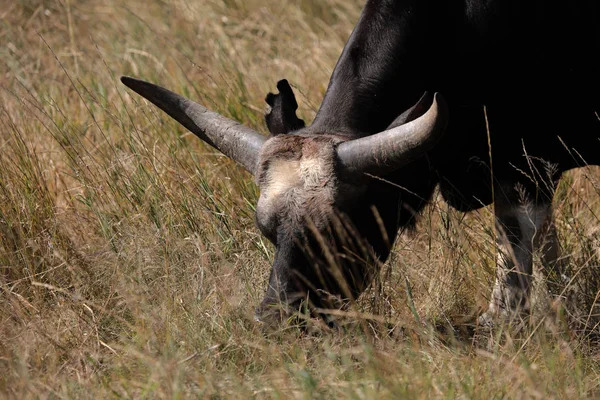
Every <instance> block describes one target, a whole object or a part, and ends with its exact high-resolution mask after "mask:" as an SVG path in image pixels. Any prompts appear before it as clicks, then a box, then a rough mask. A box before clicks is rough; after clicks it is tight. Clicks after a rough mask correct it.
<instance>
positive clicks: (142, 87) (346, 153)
mask: <svg viewBox="0 0 600 400" xmlns="http://www.w3.org/2000/svg"><path fill="white" fill-rule="evenodd" d="M121 81H122V82H123V83H124V84H125V85H127V86H128V87H129V88H131V89H133V90H134V91H136V92H137V93H138V94H140V95H142V96H143V97H145V98H146V99H148V100H150V101H151V102H152V103H154V104H155V105H157V106H158V107H160V108H161V109H162V110H163V111H165V112H166V113H167V114H169V115H170V116H171V117H173V118H174V119H176V120H177V121H178V122H180V123H181V124H182V125H183V126H185V127H186V128H187V129H189V130H190V131H191V132H193V133H194V134H196V135H197V136H198V137H200V138H201V139H202V140H204V141H205V142H207V143H208V144H210V145H211V146H213V147H215V148H216V149H218V150H219V151H221V152H222V153H224V154H225V155H227V156H228V157H230V158H232V159H233V160H235V161H236V162H238V163H239V164H241V165H242V166H243V167H244V168H245V169H246V170H248V171H249V172H250V173H252V174H253V175H254V176H255V179H256V182H257V184H258V186H259V189H260V197H259V200H258V204H257V206H256V224H257V226H258V228H259V229H260V231H261V232H262V234H263V235H264V236H265V237H266V238H268V239H269V240H270V241H271V242H272V243H273V244H274V246H275V259H274V261H273V268H272V270H271V275H270V278H269V283H268V287H267V290H266V295H265V297H264V300H263V302H262V303H261V305H260V306H259V307H258V310H257V318H259V319H261V320H269V321H271V320H273V319H274V318H281V317H284V316H286V315H289V313H290V311H293V310H294V309H295V308H297V307H298V306H299V305H300V304H301V302H302V300H306V299H308V303H307V304H308V305H309V308H310V309H312V310H315V309H323V308H328V307H331V306H332V305H333V303H332V299H339V298H344V299H353V298H356V297H357V296H358V295H359V294H360V293H361V292H362V291H363V290H364V289H365V288H366V287H367V286H368V284H369V283H370V281H371V279H372V276H373V274H374V272H376V270H375V269H374V268H372V267H371V266H372V265H374V263H376V261H377V259H378V258H381V257H382V255H381V254H380V253H383V252H384V251H379V249H381V246H380V245H379V246H378V245H377V243H376V242H381V241H382V237H385V236H386V234H385V232H384V231H385V230H384V229H383V228H382V227H381V221H380V220H378V210H376V209H374V207H373V206H372V204H373V202H372V201H371V198H372V194H369V182H370V180H371V179H372V178H373V177H383V178H385V176H386V175H387V174H390V173H393V172H394V171H396V170H398V169H399V168H401V167H402V166H404V165H405V164H407V163H408V162H410V161H411V160H414V159H415V158H417V157H419V156H421V155H423V154H424V153H425V152H426V151H428V150H429V149H431V148H432V147H433V145H434V144H435V143H436V142H437V140H438V139H439V138H440V137H441V135H442V133H443V131H444V129H445V127H446V122H447V107H446V104H445V102H444V100H443V99H442V97H441V96H440V95H439V94H437V93H436V94H435V95H433V96H431V95H429V94H425V95H424V96H423V97H422V98H421V100H419V102H418V103H417V104H416V105H415V106H414V107H412V108H411V109H409V110H408V111H406V112H404V113H403V114H402V115H400V116H399V117H398V118H396V120H395V121H394V122H393V123H392V124H391V125H390V126H389V128H388V129H387V130H385V131H383V132H380V133H377V134H374V135H370V136H365V137H360V138H351V137H349V136H348V135H347V134H340V133H336V132H318V131H314V130H313V129H311V127H310V126H309V127H305V126H304V121H302V120H300V119H298V118H297V117H296V113H295V111H296V109H297V103H296V99H295V98H294V94H293V92H292V90H291V88H290V87H289V85H288V84H287V82H286V81H280V82H279V83H278V89H279V91H280V93H279V94H276V95H274V94H269V95H268V96H267V99H266V101H267V103H269V105H270V106H271V107H272V110H271V112H270V113H269V114H268V115H267V116H266V122H267V126H268V128H269V131H270V132H271V136H270V137H268V138H267V137H265V136H263V135H261V134H259V133H257V132H255V131H254V130H252V129H250V128H248V127H245V126H243V125H241V124H239V123H237V122H235V121H232V120H230V119H227V118H225V117H223V116H221V115H219V114H216V113H214V112H211V111H209V110H207V109H206V108H204V107H203V106H201V105H199V104H197V103H195V102H193V101H191V100H189V99H186V98H184V97H182V96H180V95H178V94H176V93H173V92H171V91H169V90H167V89H164V88H162V87H159V86H156V85H153V84H151V83H148V82H144V81H141V80H137V79H134V78H129V77H122V78H121ZM383 223H385V221H384V222H383ZM378 224H379V225H378ZM387 245H388V246H389V243H388V244H387ZM385 257H387V253H386V254H384V255H383V257H382V258H385Z"/></svg>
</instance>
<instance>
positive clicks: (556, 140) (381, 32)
mask: <svg viewBox="0 0 600 400" xmlns="http://www.w3.org/2000/svg"><path fill="white" fill-rule="evenodd" d="M599 10H600V3H598V2H597V1H592V0H571V1H564V0H563V1H552V0H550V1H527V2H523V1H518V0H368V1H367V2H366V5H365V7H364V9H363V11H362V13H361V15H360V18H359V20H358V22H357V24H356V26H355V28H354V30H353V32H352V34H351V35H350V37H349V39H348V41H347V43H346V45H345V47H344V49H343V51H342V54H341V56H340V58H339V60H338V62H337V64H336V66H335V69H334V71H333V74H332V76H331V79H330V82H329V86H328V88H327V91H326V93H325V97H324V99H323V102H322V104H321V106H320V108H319V110H318V112H317V114H316V117H315V119H314V121H313V123H312V124H311V125H310V126H305V123H304V121H302V120H300V119H299V118H298V117H297V116H296V110H297V107H298V106H297V103H296V99H295V97H294V93H293V91H292V89H291V87H290V85H289V84H288V82H287V81H286V80H281V81H279V83H278V84H277V87H278V91H279V93H277V94H272V93H270V94H269V95H268V96H267V98H266V101H267V103H268V104H269V105H270V106H271V111H270V112H269V113H268V114H267V115H266V123H267V127H268V129H269V131H270V133H271V134H270V136H269V137H265V136H263V135H261V134H259V133H257V132H255V131H254V130H252V129H250V128H248V127H245V126H243V125H241V124H239V123H237V122H235V121H232V120H229V119H227V118H225V117H223V116H221V115H219V114H216V113H214V112H211V111H209V110H207V109H206V108H204V107H203V106H201V105H199V104H197V103H195V102H193V101H192V100H189V99H186V98H184V97H182V96H180V95H178V94H175V93H173V92H171V91H169V90H167V89H164V88H162V87H160V86H156V85H154V84H151V83H148V82H144V81H141V80H137V79H134V78H130V77H122V78H121V80H122V82H123V83H124V84H125V85H127V86H128V87H129V88H131V89H133V90H134V91H136V92H137V93H139V94H140V95H142V96H143V97H145V98H147V99H148V100H150V101H151V102H152V103H154V104H155V105H157V106H158V107H160V108H161V109H162V110H164V111H165V112H166V113H167V114H168V115H170V116H171V117H173V118H174V119H176V120H177V121H179V122H180V123H181V124H182V125H183V126H185V127H186V128H187V129H189V130H190V131H191V132H193V133H195V134H196V135H197V136H198V137H200V138H201V139H202V140H204V141H205V142H206V143H208V144H210V145H211V146H213V147H215V148H216V149H218V150H220V151H221V152H223V153H224V154H226V155H227V156H229V157H230V158H232V159H233V160H235V161H236V162H237V163H239V164H240V165H241V166H243V167H244V168H245V169H246V170H248V171H249V172H250V173H251V174H253V175H254V177H255V179H256V183H257V184H258V187H259V189H260V197H259V200H258V204H257V206H256V224H257V226H258V228H259V229H260V231H261V233H262V234H263V235H264V236H265V237H266V238H268V239H269V240H270V241H271V242H272V243H273V244H274V246H275V257H274V261H273V267H272V270H271V275H270V278H269V282H268V286H267V290H266V295H265V297H264V300H263V301H262V303H261V304H260V306H259V307H258V309H257V318H258V319H260V320H263V321H270V320H272V319H278V318H283V317H285V316H287V315H289V313H290V312H292V311H293V310H295V309H297V308H298V307H299V305H300V304H304V303H303V301H305V300H308V302H307V303H306V304H308V308H309V309H310V310H312V311H313V313H318V311H315V310H322V309H325V308H328V307H332V306H334V305H335V304H337V303H336V301H338V300H339V299H355V298H357V297H358V296H359V295H360V293H361V292H363V291H364V290H365V288H366V287H368V285H369V284H370V283H371V281H372V279H373V277H374V276H375V274H377V265H379V263H381V262H385V260H386V259H387V258H388V256H389V254H390V249H391V247H392V245H393V243H394V240H395V238H396V236H397V235H398V233H399V232H402V231H403V230H404V229H406V228H408V227H410V226H412V225H413V224H415V222H416V221H417V219H418V216H419V212H420V211H421V210H422V209H423V207H424V206H425V205H426V204H427V203H428V202H429V201H430V200H431V197H432V194H433V192H434V189H435V188H436V187H438V188H439V191H440V193H441V195H442V196H443V198H444V200H445V201H446V202H447V203H448V204H449V205H450V206H452V207H454V208H456V209H458V210H460V211H465V212H467V211H471V210H474V209H477V208H480V207H484V206H487V205H490V204H492V203H493V204H494V214H495V218H496V229H497V232H498V234H497V237H498V249H499V251H498V259H497V264H498V267H497V279H496V283H495V286H494V289H493V292H492V296H491V300H490V304H489V308H488V310H487V312H485V313H484V314H483V315H482V316H481V318H480V320H481V321H482V322H486V323H487V322H491V321H493V320H495V319H497V318H499V317H506V316H510V315H515V314H518V313H522V312H527V311H528V309H529V305H530V296H529V294H530V288H531V281H532V268H533V265H532V264H533V260H532V253H533V251H534V249H536V248H538V247H540V246H541V247H543V257H542V263H543V270H544V271H546V272H549V273H556V274H560V267H559V263H558V262H557V261H556V260H557V255H558V254H557V243H556V234H555V229H554V225H553V219H552V197H553V193H554V189H555V187H556V185H557V183H558V181H559V179H560V177H561V175H562V174H563V172H565V171H567V170H569V169H572V168H576V167H581V166H585V165H592V164H594V165H598V164H600V143H599V138H600V120H599V116H598V111H600V100H599V97H598V92H599V91H598V89H599V86H600V79H598V78H599V76H598V73H597V71H598V70H599V68H598V67H599V64H598V63H599V61H598V57H597V55H598V54H600V28H599V27H600V19H599V18H598V16H599Z"/></svg>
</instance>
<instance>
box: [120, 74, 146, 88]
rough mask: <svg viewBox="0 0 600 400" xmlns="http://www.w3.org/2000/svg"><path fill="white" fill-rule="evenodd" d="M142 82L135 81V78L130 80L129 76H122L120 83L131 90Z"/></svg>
mask: <svg viewBox="0 0 600 400" xmlns="http://www.w3.org/2000/svg"><path fill="white" fill-rule="evenodd" d="M142 82H143V81H141V80H139V79H136V78H132V77H130V76H127V75H123V76H121V83H122V84H123V85H125V86H127V87H129V88H132V89H133V86H135V85H136V84H139V83H142Z"/></svg>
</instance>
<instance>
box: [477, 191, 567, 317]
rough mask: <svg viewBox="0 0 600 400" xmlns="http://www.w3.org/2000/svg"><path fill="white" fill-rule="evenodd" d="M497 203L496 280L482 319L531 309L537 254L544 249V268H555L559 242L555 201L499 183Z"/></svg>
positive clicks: (495, 208)
mask: <svg viewBox="0 0 600 400" xmlns="http://www.w3.org/2000/svg"><path fill="white" fill-rule="evenodd" d="M499 189H500V190H499V191H498V192H497V195H496V199H495V200H496V201H495V203H494V210H495V216H496V233H497V235H496V236H497V243H498V255H497V270H496V283H495V285H494V289H493V291H492V296H491V300H490V305H489V309H488V311H487V313H486V314H484V316H482V322H488V321H489V320H490V319H493V318H497V317H504V318H507V317H508V318H511V317H513V316H517V315H519V314H521V313H524V314H526V313H528V312H529V308H530V292H531V284H532V279H533V273H532V272H533V254H534V251H537V250H540V251H541V252H542V254H541V262H542V264H543V270H544V271H545V272H548V270H550V269H553V268H555V264H556V259H557V257H558V243H557V241H556V231H555V228H554V223H553V219H552V203H551V200H550V199H548V200H547V201H542V202H541V201H539V199H538V201H535V202H534V201H530V200H529V198H530V196H528V193H526V192H525V190H524V189H523V188H522V187H520V186H518V185H517V186H516V187H515V186H514V185H513V187H510V186H508V185H504V186H501V187H499Z"/></svg>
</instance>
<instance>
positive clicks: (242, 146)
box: [121, 76, 266, 174]
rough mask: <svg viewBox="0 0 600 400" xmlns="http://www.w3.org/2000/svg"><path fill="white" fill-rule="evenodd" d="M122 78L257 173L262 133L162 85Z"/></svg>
mask: <svg viewBox="0 0 600 400" xmlns="http://www.w3.org/2000/svg"><path fill="white" fill-rule="evenodd" d="M121 82H123V84H125V85H126V86H127V87H129V88H130V89H132V90H133V91H135V92H136V93H138V94H139V95H141V96H143V97H145V98H146V99H148V100H149V101H151V102H152V103H154V104H155V105H156V106H157V107H159V108H160V109H161V110H163V111H164V112H166V113H167V114H168V115H169V116H171V117H172V118H174V119H175V120H176V121H178V122H179V123H180V124H181V125H183V126H184V127H186V128H187V129H188V130H190V131H191V132H192V133H194V134H195V135H196V136H198V137H199V138H200V139H202V140H204V141H205V142H206V143H208V144H210V145H211V146H213V147H214V148H215V149H217V150H219V151H220V152H221V153H223V154H225V155H226V156H228V157H229V158H231V159H233V160H234V161H236V162H237V163H239V164H240V165H242V166H243V167H244V168H246V170H247V171H248V172H250V173H252V174H254V172H255V171H256V164H257V161H258V154H259V151H260V148H261V147H262V145H263V143H264V142H265V140H266V138H265V137H264V136H262V135H261V134H260V133H258V132H256V131H254V130H252V129H250V128H248V127H245V126H244V125H242V124H240V123H239V122H236V121H233V120H231V119H229V118H225V117H223V116H222V115H219V114H217V113H215V112H212V111H210V110H208V109H207V108H205V107H203V106H201V105H200V104H198V103H196V102H194V101H192V100H190V99H186V98H185V97H183V96H180V95H178V94H177V93H174V92H171V91H170V90H167V89H165V88H163V87H160V86H157V85H154V84H152V83H149V82H146V81H142V80H139V79H135V78H130V77H127V76H122V77H121Z"/></svg>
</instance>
